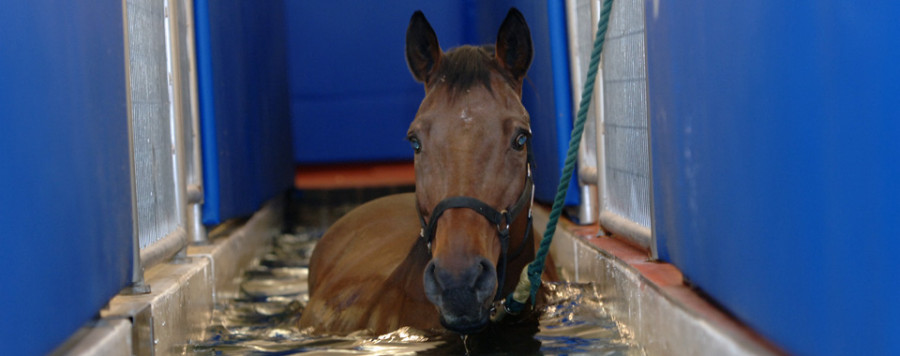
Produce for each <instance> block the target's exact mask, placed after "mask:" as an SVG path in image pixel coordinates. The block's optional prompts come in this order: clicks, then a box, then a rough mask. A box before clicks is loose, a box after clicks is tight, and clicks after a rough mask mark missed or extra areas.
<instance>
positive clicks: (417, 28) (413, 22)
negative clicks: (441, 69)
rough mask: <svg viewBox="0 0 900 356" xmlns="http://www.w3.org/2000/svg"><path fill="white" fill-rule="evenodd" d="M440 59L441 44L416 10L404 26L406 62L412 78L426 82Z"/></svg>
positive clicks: (426, 21) (420, 12)
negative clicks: (407, 24) (405, 26)
mask: <svg viewBox="0 0 900 356" xmlns="http://www.w3.org/2000/svg"><path fill="white" fill-rule="evenodd" d="M440 61H441V46H440V45H438V40H437V35H435V34H434V29H432V28H431V24H429V23H428V20H426V19H425V14H423V13H422V11H416V12H415V13H414V14H413V15H412V18H411V19H409V27H407V28H406V64H407V65H408V66H409V71H410V72H412V75H413V77H414V78H416V80H417V81H420V82H423V83H424V82H426V81H427V80H428V78H429V76H431V74H434V71H435V69H436V68H437V66H438V64H439V63H440Z"/></svg>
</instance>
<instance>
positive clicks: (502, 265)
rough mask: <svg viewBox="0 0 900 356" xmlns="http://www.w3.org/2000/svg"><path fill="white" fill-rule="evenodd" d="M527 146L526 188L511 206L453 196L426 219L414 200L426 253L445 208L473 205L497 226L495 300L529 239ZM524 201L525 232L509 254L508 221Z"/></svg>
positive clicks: (530, 166)
mask: <svg viewBox="0 0 900 356" xmlns="http://www.w3.org/2000/svg"><path fill="white" fill-rule="evenodd" d="M526 147H527V150H528V153H527V154H528V162H527V163H526V166H525V188H524V189H522V193H521V194H519V199H517V200H516V202H515V203H514V204H513V205H512V206H509V207H507V208H506V209H503V210H502V211H497V209H494V208H493V207H492V206H490V205H488V204H487V203H485V202H483V201H481V200H479V199H477V198H472V197H467V196H454V197H449V198H446V199H444V200H441V201H440V202H439V203H438V204H437V205H436V206H435V207H434V209H433V210H432V211H431V215H430V216H429V219H428V221H427V222H426V221H425V217H424V216H423V215H422V211H421V210H420V209H419V206H418V203H417V204H416V212H417V213H418V214H419V223H420V224H421V225H422V229H421V230H419V237H421V238H422V239H424V240H425V243H426V246H428V253H429V254H431V253H432V251H431V243H432V241H434V233H435V231H436V230H437V222H438V219H439V218H440V217H441V215H442V214H443V213H444V211H446V210H447V209H454V208H466V209H472V210H474V211H475V212H476V213H478V214H480V215H481V216H484V218H485V219H487V220H488V222H490V223H491V224H493V225H494V226H496V227H497V237H498V238H499V239H500V260H499V261H498V262H497V269H498V271H497V276H498V278H497V292H496V293H495V295H494V300H498V299H500V298H501V297H502V295H501V293H500V292H501V290H502V289H503V283H504V281H505V279H506V264H507V262H509V261H510V260H512V259H515V258H516V257H518V256H519V255H520V254H521V253H522V251H524V250H525V246H526V245H527V244H528V241H529V240H530V239H531V225H532V214H531V212H532V211H531V208H532V206H534V179H533V178H532V169H533V167H534V156H533V154H532V153H531V142H529V143H528V144H526ZM526 205H527V206H528V225H527V226H526V228H525V236H524V237H523V238H522V244H521V245H519V248H518V249H516V252H515V253H513V254H512V256H507V250H508V249H509V225H510V224H511V223H512V222H513V221H515V220H516V218H517V217H518V216H519V213H521V212H522V211H523V210H524V209H525V206H526Z"/></svg>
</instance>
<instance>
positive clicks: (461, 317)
mask: <svg viewBox="0 0 900 356" xmlns="http://www.w3.org/2000/svg"><path fill="white" fill-rule="evenodd" d="M532 51H533V50H532V44H531V34H530V32H529V29H528V25H527V24H526V23H525V19H524V17H523V16H522V14H521V13H519V11H518V10H515V9H511V10H510V12H509V14H508V15H507V17H506V19H505V20H504V22H503V24H502V25H501V28H500V31H499V33H498V36H497V43H496V44H495V45H494V46H483V47H473V46H462V47H459V48H456V49H454V50H451V51H449V52H446V53H445V52H443V51H441V49H440V46H439V45H438V42H437V37H436V35H435V33H434V30H433V29H432V28H431V26H430V25H429V24H428V21H427V20H426V19H425V16H424V15H423V14H422V13H421V12H416V13H415V14H414V15H413V17H412V19H411V20H410V24H409V28H408V30H407V43H406V56H407V63H408V65H409V67H410V71H411V72H412V74H413V76H414V77H415V79H416V80H418V81H420V82H422V83H424V86H425V98H424V99H423V100H422V103H421V105H420V107H419V110H418V112H417V114H416V117H415V119H414V120H413V122H412V124H411V125H410V128H409V131H408V139H409V141H410V143H411V145H412V146H413V149H414V150H415V152H416V154H415V170H416V192H415V193H414V194H413V193H410V194H399V195H393V196H389V197H385V198H381V199H377V200H374V201H372V202H369V203H366V204H364V205H362V206H360V207H358V208H356V209H354V210H353V211H351V212H350V213H348V214H347V215H346V216H344V217H342V218H341V219H340V220H338V221H337V222H336V223H335V224H334V225H333V226H332V227H331V228H330V229H329V230H328V232H327V233H326V234H325V236H323V237H322V240H321V241H320V242H319V243H318V245H317V246H316V249H315V251H314V253H313V256H312V258H311V260H310V276H309V288H310V300H309V304H308V306H307V307H306V309H305V310H304V312H303V316H302V318H301V321H300V324H301V327H313V328H314V330H316V331H318V332H328V333H349V332H352V331H356V330H364V329H367V330H369V331H371V332H374V333H385V332H389V331H392V330H395V329H397V328H399V327H402V326H410V327H414V328H417V329H421V330H435V331H437V330H440V329H441V328H442V326H443V327H444V328H446V329H449V330H451V331H455V332H458V333H464V334H469V333H475V332H478V331H479V330H481V329H483V328H484V327H485V325H487V323H488V318H489V314H490V307H491V304H492V302H493V301H494V300H495V297H496V296H505V295H506V294H508V293H509V292H511V291H512V289H513V287H514V285H515V283H516V278H517V277H518V276H519V273H520V272H521V270H522V268H523V267H525V265H526V264H527V263H529V262H531V260H532V259H533V258H534V251H535V244H536V242H537V241H536V239H535V238H534V237H533V236H531V234H533V232H532V231H531V230H530V229H529V224H530V220H529V217H528V216H529V214H528V210H529V209H530V201H528V202H527V204H526V205H528V206H527V207H526V208H525V209H523V210H525V211H524V212H522V213H519V214H517V215H516V216H508V217H506V219H507V220H506V221H505V223H500V222H497V221H494V222H491V221H489V220H488V219H487V218H486V216H488V215H484V212H483V211H482V212H479V211H478V210H479V209H476V208H473V207H452V208H448V209H446V210H443V213H442V214H440V216H439V217H438V216H437V215H436V216H435V217H434V219H432V213H433V212H435V208H436V207H437V206H440V205H441V203H442V202H445V201H446V200H448V198H453V197H467V198H469V199H470V200H473V201H477V202H479V204H481V205H483V206H484V209H488V210H493V211H495V213H496V212H501V213H500V214H499V215H503V214H504V212H506V211H512V210H515V209H510V208H511V207H513V206H514V205H515V204H516V202H517V201H524V200H525V199H523V197H527V198H530V195H524V194H526V193H528V192H529V189H531V187H530V186H529V183H530V171H529V169H530V168H529V163H528V154H527V152H528V150H527V149H526V148H527V147H528V146H529V145H531V143H530V142H529V141H530V137H531V131H530V126H529V116H528V113H527V111H526V110H525V108H524V107H523V106H522V103H521V92H522V81H523V78H524V76H525V73H526V71H527V70H528V67H529V66H530V64H531V59H532ZM450 200H452V199H450ZM444 205H446V203H445V204H444ZM484 209H481V210H484ZM495 215H496V214H495ZM503 216H505V215H503ZM438 219H439V223H438ZM432 220H434V221H433V222H432ZM427 222H432V223H431V225H435V224H436V226H433V233H428V232H425V231H424V230H425V229H424V228H425V226H424V225H426V223H427ZM501 225H508V236H509V239H508V241H507V242H505V243H502V241H501V239H500V238H498V231H505V230H503V229H505V228H507V227H506V226H501ZM425 236H428V238H426V237H425ZM504 247H505V248H506V249H508V250H509V251H518V250H521V253H520V254H509V255H507V254H506V252H505V251H503V250H504ZM498 263H500V264H501V265H499V266H498ZM498 270H499V271H504V270H505V271H506V273H505V274H506V276H507V277H506V278H505V279H503V273H501V275H500V276H498V272H497V271H498ZM498 277H499V278H498ZM500 280H503V285H502V286H498V284H499V283H500ZM498 289H499V290H498Z"/></svg>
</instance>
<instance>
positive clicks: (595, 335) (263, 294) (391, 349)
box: [193, 229, 644, 355]
mask: <svg viewBox="0 0 900 356" xmlns="http://www.w3.org/2000/svg"><path fill="white" fill-rule="evenodd" d="M321 235H322V231H321V230H304V229H301V230H298V231H297V232H296V233H294V234H283V235H281V236H279V237H277V238H275V240H274V242H273V244H272V246H271V249H270V251H269V252H268V253H267V254H266V255H265V257H263V258H262V259H261V261H260V263H259V264H258V265H256V266H253V267H251V268H249V269H247V271H246V272H245V273H244V275H243V276H242V277H241V281H240V290H239V292H238V294H237V295H235V296H234V297H233V298H221V299H222V300H220V302H219V303H220V304H218V305H216V307H215V310H214V312H213V323H212V326H211V327H210V328H209V330H208V334H209V335H210V336H209V338H208V339H207V340H204V341H203V342H200V343H198V344H196V345H193V350H194V352H195V353H197V354H201V355H203V354H207V355H294V354H304V355H317V354H328V355H342V354H352V355H360V354H381V355H402V354H407V355H411V354H463V353H466V352H467V351H469V352H473V353H479V352H488V353H492V354H504V353H507V354H523V353H540V354H545V355H560V354H590V355H643V354H644V352H643V350H642V349H641V348H640V347H639V346H637V345H635V344H634V343H633V342H632V341H631V340H630V339H629V338H628V337H627V335H626V334H625V333H622V332H620V329H619V326H618V325H617V324H616V322H615V321H613V320H612V318H611V317H610V316H609V314H608V313H607V312H606V309H605V308H604V306H603V297H602V295H601V294H600V293H599V291H598V289H597V287H596V286H595V285H594V284H592V283H548V284H547V285H546V287H545V288H544V290H545V292H546V297H547V298H546V301H547V302H546V304H544V305H543V306H541V308H539V310H540V313H539V314H538V315H539V317H538V319H539V323H540V324H539V326H538V327H537V328H535V327H534V325H528V324H527V323H524V324H522V325H517V326H507V325H504V326H502V327H497V328H493V329H508V330H488V331H487V332H486V333H485V334H486V335H487V336H484V337H482V338H480V339H479V338H470V339H469V340H468V341H463V340H461V339H460V338H459V337H455V336H452V335H437V336H435V335H429V334H428V333H426V332H423V331H420V330H415V329H412V328H408V327H404V328H400V329H398V330H396V331H394V332H391V333H387V334H384V335H368V334H366V333H363V332H360V333H355V334H351V335H348V336H324V335H313V334H310V333H309V332H307V331H305V330H300V329H299V328H298V327H297V323H298V321H299V318H300V314H301V313H302V311H303V307H304V305H305V303H306V302H307V301H308V298H309V296H308V290H307V276H308V274H309V270H308V263H309V256H310V255H311V253H312V250H313V248H314V246H315V242H316V241H317V239H318V238H319V237H321ZM510 330H511V331H510Z"/></svg>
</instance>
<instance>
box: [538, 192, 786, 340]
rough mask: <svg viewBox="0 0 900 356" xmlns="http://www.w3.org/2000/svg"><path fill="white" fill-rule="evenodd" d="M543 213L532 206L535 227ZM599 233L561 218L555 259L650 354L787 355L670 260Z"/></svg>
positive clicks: (543, 226) (562, 272)
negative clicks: (592, 290)
mask: <svg viewBox="0 0 900 356" xmlns="http://www.w3.org/2000/svg"><path fill="white" fill-rule="evenodd" d="M548 215H549V210H548V209H547V208H546V207H543V206H541V207H536V208H535V210H534V221H535V227H536V230H537V233H539V234H542V233H543V231H544V230H545V229H546V224H547V220H548ZM598 232H599V227H598V226H597V225H592V226H578V225H575V224H574V223H572V222H571V221H568V220H564V219H560V224H559V226H558V228H557V230H556V236H555V237H554V240H553V244H552V245H551V254H552V255H553V260H554V261H555V262H556V265H557V268H558V269H560V275H562V276H566V278H567V279H569V280H572V281H576V282H595V283H597V284H598V286H599V290H600V291H601V293H603V294H604V300H605V301H606V304H605V306H606V307H607V308H608V311H609V313H610V315H611V316H612V317H613V319H614V320H616V322H617V323H618V324H619V325H620V328H621V329H622V330H623V332H626V333H629V334H631V337H632V339H633V340H634V342H635V343H637V344H639V345H641V346H643V348H644V350H645V351H646V353H647V354H649V355H668V354H685V355H779V354H785V352H784V351H783V350H780V349H779V348H778V347H777V346H775V345H773V344H772V343H771V342H769V341H767V340H765V339H763V338H762V337H761V336H759V334H757V333H755V332H754V331H752V330H750V329H749V328H747V327H746V326H744V325H742V324H741V323H740V322H739V321H737V320H735V319H733V318H732V317H731V316H729V315H728V314H727V313H725V312H723V311H722V310H720V309H718V308H717V307H716V306H714V305H713V304H712V303H710V302H709V301H707V300H706V299H704V298H703V297H702V296H700V295H699V294H698V293H696V292H695V291H694V290H692V289H691V288H690V287H688V286H687V285H685V284H684V281H683V277H682V274H681V272H680V271H679V270H678V269H677V268H676V267H675V266H673V265H671V264H668V263H660V262H654V261H651V259H650V252H649V251H646V250H644V249H640V248H638V247H636V246H634V245H632V244H630V243H628V242H626V241H624V240H621V239H619V238H615V237H608V236H599V237H598V236H597V235H598Z"/></svg>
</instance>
